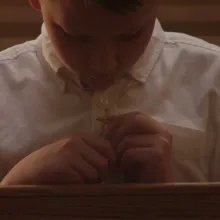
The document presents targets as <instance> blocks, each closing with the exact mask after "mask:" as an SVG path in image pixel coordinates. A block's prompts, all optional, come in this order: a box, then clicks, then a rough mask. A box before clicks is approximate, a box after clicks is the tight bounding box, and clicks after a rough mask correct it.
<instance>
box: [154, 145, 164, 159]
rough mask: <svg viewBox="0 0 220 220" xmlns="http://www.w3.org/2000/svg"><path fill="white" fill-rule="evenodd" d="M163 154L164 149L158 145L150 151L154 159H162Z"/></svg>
mask: <svg viewBox="0 0 220 220" xmlns="http://www.w3.org/2000/svg"><path fill="white" fill-rule="evenodd" d="M164 156H165V152H164V150H163V149H162V148H161V147H158V148H155V149H154V150H153V151H152V157H153V158H154V159H155V160H161V159H163V158H164Z"/></svg>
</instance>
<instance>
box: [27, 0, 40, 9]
mask: <svg viewBox="0 0 220 220" xmlns="http://www.w3.org/2000/svg"><path fill="white" fill-rule="evenodd" d="M29 2H30V4H31V6H32V7H33V8H34V9H35V10H37V11H41V5H40V0H29Z"/></svg>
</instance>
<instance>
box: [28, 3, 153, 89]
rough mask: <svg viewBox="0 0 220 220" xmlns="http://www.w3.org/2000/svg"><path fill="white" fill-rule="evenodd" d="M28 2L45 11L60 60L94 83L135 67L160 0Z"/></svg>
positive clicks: (150, 29) (99, 84)
mask: <svg viewBox="0 0 220 220" xmlns="http://www.w3.org/2000/svg"><path fill="white" fill-rule="evenodd" d="M30 2H31V4H32V6H33V7H34V8H35V9H37V10H39V11H41V13H42V16H43V19H44V22H45V25H46V27H47V30H48V34H49V36H50V39H51V41H52V44H53V47H54V49H55V51H56V54H57V55H58V57H59V58H60V60H61V61H62V62H63V63H64V65H65V66H66V67H68V68H69V69H70V70H72V71H75V72H77V73H78V74H79V75H80V78H81V80H82V81H84V82H85V83H86V84H88V85H90V86H91V87H96V88H101V87H106V86H107V84H108V83H110V84H111V83H112V82H113V81H114V80H115V78H116V77H118V76H120V75H122V74H125V73H127V72H128V71H129V70H130V69H131V67H132V66H133V65H134V64H135V63H136V62H137V60H138V59H139V58H140V56H141V55H142V54H143V52H144V50H145V48H146V46H147V45H148V43H149V40H150V38H151V35H152V32H153V28H154V23H155V19H156V8H157V7H156V6H157V0H30ZM91 76H92V77H91ZM91 78H92V80H91ZM105 83H106V85H105Z"/></svg>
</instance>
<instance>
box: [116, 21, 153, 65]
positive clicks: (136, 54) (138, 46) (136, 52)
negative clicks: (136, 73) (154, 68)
mask: <svg viewBox="0 0 220 220" xmlns="http://www.w3.org/2000/svg"><path fill="white" fill-rule="evenodd" d="M153 27H154V25H152V26H150V27H149V28H148V30H147V31H146V32H145V33H144V34H143V35H142V36H141V37H140V38H138V39H137V40H135V41H132V42H128V43H121V44H120V45H119V46H118V48H120V49H119V51H121V52H120V53H119V57H120V63H121V64H122V65H123V64H124V65H125V63H129V64H130V66H133V65H134V64H135V62H137V60H138V59H139V58H140V56H141V55H142V54H143V53H144V52H145V50H146V48H147V46H148V44H149V42H150V39H151V36H152V32H153Z"/></svg>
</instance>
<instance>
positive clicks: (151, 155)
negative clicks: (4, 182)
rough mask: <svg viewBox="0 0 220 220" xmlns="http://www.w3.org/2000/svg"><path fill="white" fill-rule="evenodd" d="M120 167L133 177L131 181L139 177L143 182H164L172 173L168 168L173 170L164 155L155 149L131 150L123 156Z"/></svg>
mask: <svg viewBox="0 0 220 220" xmlns="http://www.w3.org/2000/svg"><path fill="white" fill-rule="evenodd" d="M167 163H168V162H167ZM120 165H121V167H122V169H123V170H124V172H125V173H127V174H129V175H130V176H131V178H130V179H133V178H134V179H137V177H138V179H139V181H141V182H160V181H164V180H165V179H166V175H167V173H169V172H170V170H169V169H168V167H169V168H170V169H171V166H167V164H166V159H165V155H164V153H163V152H162V151H160V150H157V149H155V148H136V149H135V148H133V149H129V150H128V151H126V153H125V154H124V155H123V157H122V160H121V163H120ZM138 171H139V172H138Z"/></svg>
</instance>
